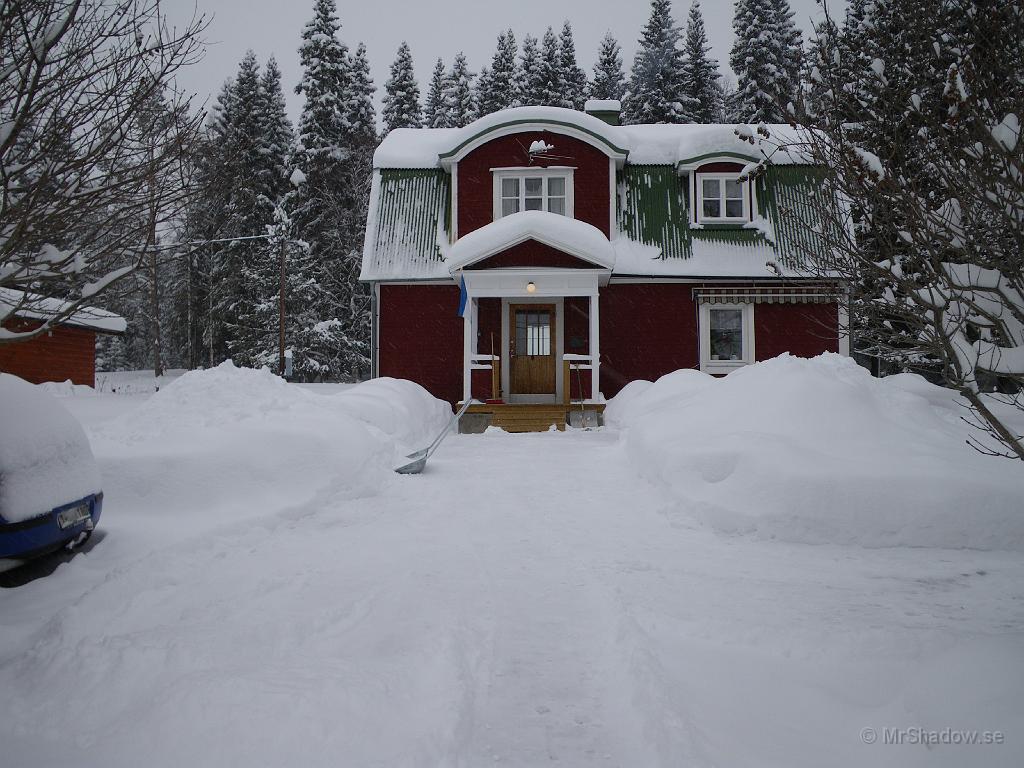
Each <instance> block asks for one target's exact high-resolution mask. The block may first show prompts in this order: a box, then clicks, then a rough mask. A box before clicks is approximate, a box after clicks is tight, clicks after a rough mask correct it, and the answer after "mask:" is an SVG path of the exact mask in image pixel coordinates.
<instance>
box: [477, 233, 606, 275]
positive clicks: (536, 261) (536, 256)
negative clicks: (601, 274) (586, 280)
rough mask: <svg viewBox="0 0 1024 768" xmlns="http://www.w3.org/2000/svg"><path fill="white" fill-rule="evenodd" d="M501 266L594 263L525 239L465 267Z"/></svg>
mask: <svg viewBox="0 0 1024 768" xmlns="http://www.w3.org/2000/svg"><path fill="white" fill-rule="evenodd" d="M501 267H557V268H562V269H594V264H591V263H590V262H589V261H584V260H583V259H577V258H576V257H575V256H570V255H569V254H568V253H565V251H560V250H558V249H557V248H552V247H551V246H550V245H545V244H544V243H538V242H537V241H536V240H527V241H526V242H525V243H519V244H518V245H513V246H512V247H511V248H506V249H505V250H504V251H501V252H500V253H496V254H494V255H493V256H488V257H487V258H486V259H482V260H481V261H478V262H476V263H475V264H471V265H470V266H468V267H466V269H499V268H501Z"/></svg>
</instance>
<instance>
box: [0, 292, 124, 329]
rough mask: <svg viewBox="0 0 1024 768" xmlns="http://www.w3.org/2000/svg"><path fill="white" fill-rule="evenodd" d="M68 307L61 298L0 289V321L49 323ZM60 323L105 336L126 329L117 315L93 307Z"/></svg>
mask: <svg viewBox="0 0 1024 768" xmlns="http://www.w3.org/2000/svg"><path fill="white" fill-rule="evenodd" d="M70 308H71V302H68V301H64V300H63V299H54V298H51V297H49V296H40V295H38V294H34V293H25V292H24V291H19V290H16V289H14V288H0V319H3V318H6V317H8V316H9V315H13V316H15V317H20V318H26V319H29V320H43V321H46V320H53V319H54V318H59V317H63V316H64V315H65V314H66V313H67V312H68V310H69V309H70ZM60 322H61V324H62V325H75V326H78V327H79V328H89V329H91V330H94V331H104V332H106V333H124V332H125V330H126V329H127V328H128V323H127V322H126V321H125V319H124V318H123V317H121V316H120V315H117V314H114V313H113V312H108V311H107V310H105V309H98V308H96V307H79V308H78V309H76V310H75V311H74V312H73V313H72V314H71V315H70V316H68V317H65V318H64V319H62V320H61V321H60Z"/></svg>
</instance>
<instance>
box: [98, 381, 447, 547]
mask: <svg viewBox="0 0 1024 768" xmlns="http://www.w3.org/2000/svg"><path fill="white" fill-rule="evenodd" d="M450 416H451V407H450V406H449V405H448V404H447V403H444V402H442V401H440V400H437V399H435V398H434V397H432V396H431V395H430V394H429V393H427V392H426V390H424V389H423V388H422V387H420V386H419V385H417V384H413V383H412V382H408V381H399V380H396V379H377V380H374V381H368V382H365V383H363V384H359V385H356V386H354V387H351V388H349V389H346V390H343V391H341V392H337V393H332V394H321V393H320V392H317V391H314V390H311V389H308V388H305V387H302V386H298V385H295V384H288V383H287V382H285V381H284V380H283V379H281V378H279V377H277V376H275V375H273V374H272V373H270V372H269V371H267V370H253V369H248V368H236V367H235V366H234V365H232V364H231V363H230V362H226V363H224V364H222V365H220V366H218V367H217V368H213V369H210V370H206V371H192V372H189V373H186V374H184V375H182V376H181V377H180V378H178V379H176V380H175V381H173V382H171V383H170V384H168V385H167V386H166V387H164V388H163V389H161V390H160V391H159V392H157V393H155V394H154V395H152V397H150V398H148V399H147V400H146V401H145V402H143V403H141V404H140V405H139V406H138V407H136V408H135V409H134V410H132V411H129V412H128V413H126V414H124V415H123V416H121V417H120V418H117V419H112V420H110V421H105V422H103V423H102V424H99V425H97V426H96V427H95V428H94V431H93V433H92V434H93V440H94V444H95V445H96V446H97V451H100V452H101V454H102V455H103V456H104V457H105V458H104V463H103V470H104V476H105V480H104V482H105V485H106V489H107V498H108V500H109V501H110V502H111V503H110V504H109V505H108V510H107V511H108V512H109V515H108V517H109V516H111V515H115V514H125V515H130V516H135V515H140V516H146V517H150V518H157V519H166V520H168V521H169V522H173V523H174V524H176V525H179V526H184V527H185V528H187V529H190V530H193V531H194V530H195V529H196V528H199V527H202V526H208V525H210V524H211V523H213V524H223V523H229V522H240V521H245V520H251V519H253V518H256V517H259V516H261V515H265V514H268V513H270V512H271V511H273V510H277V511H280V510H287V509H292V508H299V507H304V506H305V507H308V506H310V505H311V504H312V505H314V506H315V505H317V504H323V505H325V506H327V507H331V506H332V504H333V503H334V502H335V501H336V500H338V499H345V498H356V497H363V496H370V495H373V494H376V493H377V492H379V490H380V489H381V488H382V487H384V485H386V484H387V483H389V482H391V480H392V477H393V476H394V473H393V471H392V470H393V468H394V467H395V466H396V465H397V463H398V461H400V459H401V457H402V456H404V455H405V454H407V453H410V452H411V451H412V450H414V449H417V448H422V447H423V446H424V445H425V444H426V443H427V442H428V441H429V439H431V438H433V437H434V436H435V435H436V434H437V432H438V431H439V430H440V429H441V428H442V427H443V426H444V424H445V423H446V421H447V419H448V418H449V417H450ZM168 535H169V536H170V535H171V533H168Z"/></svg>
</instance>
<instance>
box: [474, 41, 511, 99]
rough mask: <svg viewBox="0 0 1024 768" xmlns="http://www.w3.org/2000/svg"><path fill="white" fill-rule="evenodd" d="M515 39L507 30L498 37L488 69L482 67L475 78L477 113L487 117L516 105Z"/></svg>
mask: <svg viewBox="0 0 1024 768" xmlns="http://www.w3.org/2000/svg"><path fill="white" fill-rule="evenodd" d="M516 79H517V65H516V38H515V35H514V34H513V33H512V30H511V29H509V30H507V31H505V32H502V33H501V34H500V35H498V46H497V49H496V50H495V51H494V57H493V58H492V59H491V66H490V69H488V68H487V67H482V68H481V69H480V75H479V76H478V78H477V111H478V112H479V114H480V115H489V114H490V113H491V112H497V111H498V110H501V109H508V108H509V107H513V106H515V105H516Z"/></svg>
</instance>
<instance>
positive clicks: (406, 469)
mask: <svg viewBox="0 0 1024 768" xmlns="http://www.w3.org/2000/svg"><path fill="white" fill-rule="evenodd" d="M425 466H427V457H426V456H421V457H420V458H418V459H416V460H415V461H410V462H409V463H408V464H403V465H402V466H400V467H398V468H396V469H395V472H397V473H398V474H400V475H418V474H419V473H420V472H422V471H423V468H424V467H425Z"/></svg>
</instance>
